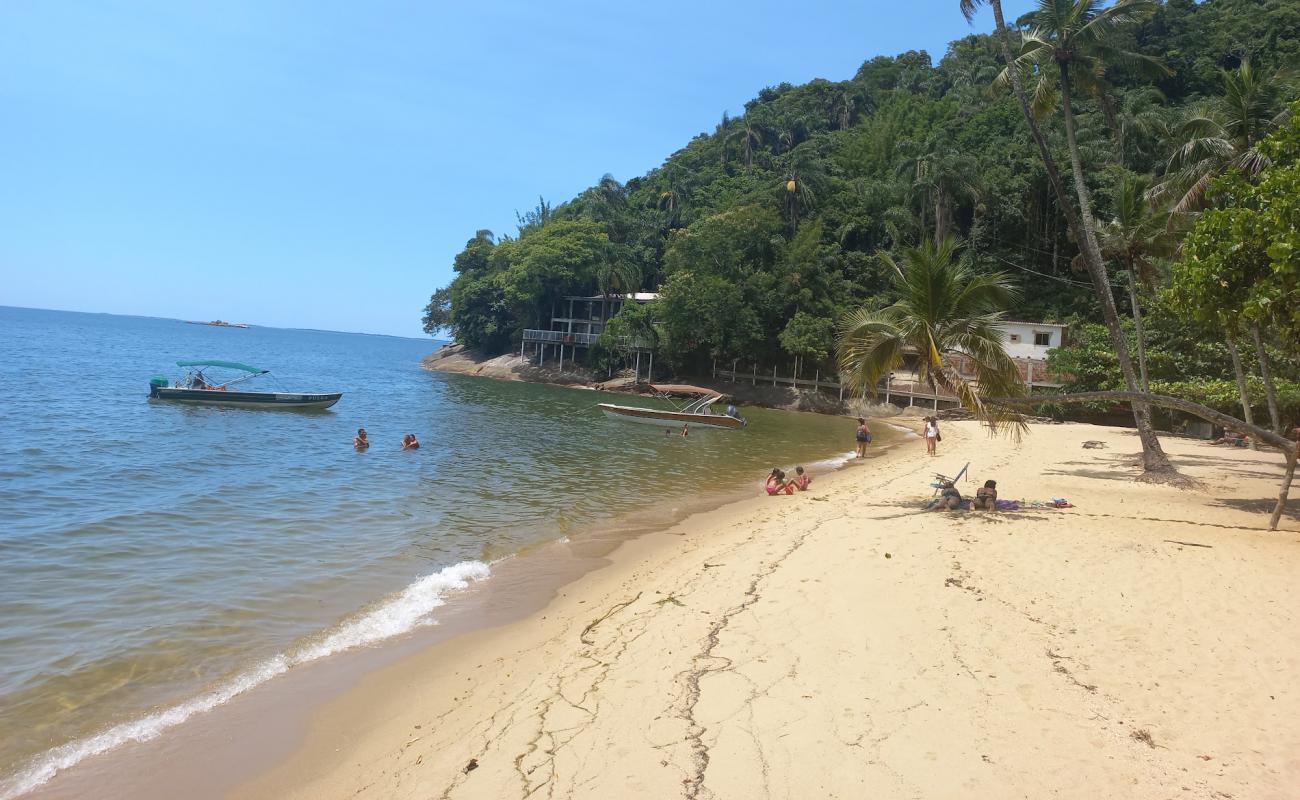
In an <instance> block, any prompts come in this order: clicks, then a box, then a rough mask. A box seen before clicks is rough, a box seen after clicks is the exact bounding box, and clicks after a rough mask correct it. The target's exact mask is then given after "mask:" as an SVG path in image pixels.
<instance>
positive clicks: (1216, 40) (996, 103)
mask: <svg viewBox="0 0 1300 800" xmlns="http://www.w3.org/2000/svg"><path fill="white" fill-rule="evenodd" d="M952 13H953V14H957V13H959V10H958V3H957V2H955V1H954V3H953V5H952ZM1125 35H1126V36H1128V37H1129V38H1130V39H1131V41H1128V42H1126V43H1125V45H1126V47H1127V48H1128V49H1131V50H1136V51H1139V52H1141V53H1144V54H1147V55H1151V56H1156V57H1159V58H1160V59H1162V60H1163V61H1164V63H1165V64H1166V65H1167V66H1168V67H1169V68H1170V69H1171V71H1172V74H1170V75H1169V76H1167V77H1164V78H1161V79H1158V80H1155V81H1154V82H1152V81H1150V80H1148V79H1143V78H1140V77H1138V76H1137V75H1136V74H1129V73H1128V72H1127V71H1126V70H1125V69H1124V68H1122V67H1120V68H1117V69H1115V70H1114V71H1112V72H1110V73H1108V74H1107V75H1106V76H1105V82H1104V83H1105V87H1104V91H1103V92H1101V93H1099V94H1094V95H1089V96H1084V97H1083V98H1081V99H1079V100H1077V101H1076V111H1077V112H1078V119H1079V125H1080V131H1079V136H1080V140H1081V146H1082V149H1083V156H1084V162H1085V167H1086V169H1085V174H1086V178H1087V180H1088V182H1089V183H1090V185H1091V186H1092V188H1093V190H1094V192H1095V199H1096V205H1097V208H1096V215H1097V217H1098V219H1099V220H1106V219H1108V218H1109V215H1110V214H1111V213H1112V206H1113V204H1114V196H1115V193H1116V187H1117V186H1118V185H1119V182H1120V180H1121V178H1122V177H1123V175H1124V174H1125V173H1126V172H1127V173H1137V174H1144V175H1151V176H1153V178H1152V179H1153V180H1157V181H1158V180H1159V179H1160V176H1161V173H1162V172H1163V171H1164V169H1165V165H1166V163H1167V161H1168V159H1169V156H1170V154H1171V152H1172V150H1173V148H1174V147H1175V146H1176V143H1175V142H1174V141H1172V137H1173V131H1174V130H1175V128H1176V127H1177V120H1178V119H1179V117H1180V115H1183V114H1186V113H1189V111H1188V110H1189V109H1192V108H1195V107H1196V106H1197V104H1198V103H1200V102H1202V101H1205V100H1207V99H1211V98H1213V97H1214V96H1215V95H1216V94H1217V93H1219V92H1221V91H1222V90H1223V85H1224V76H1223V71H1225V70H1232V69H1235V68H1237V67H1238V66H1239V65H1240V64H1241V62H1242V60H1243V59H1249V60H1250V62H1251V63H1252V64H1253V66H1254V67H1255V68H1256V70H1257V71H1258V72H1260V73H1265V72H1267V73H1269V74H1272V73H1273V72H1275V71H1276V70H1277V69H1278V68H1280V67H1284V66H1291V65H1297V64H1300V3H1297V2H1294V0H1206V1H1205V2H1202V3H1193V2H1191V0H1172V1H1171V2H1168V3H1165V4H1163V5H1161V6H1160V7H1159V9H1158V10H1157V11H1156V13H1155V14H1154V16H1152V17H1151V18H1150V19H1148V20H1147V21H1145V22H1144V23H1143V24H1142V25H1140V26H1138V27H1136V28H1135V29H1134V30H1133V31H1131V32H1129V33H1127V34H1125ZM1001 69H1002V62H1001V59H1000V58H999V56H998V52H997V50H996V48H995V47H994V44H993V41H992V39H991V37H990V36H988V35H985V34H982V33H981V34H974V35H971V36H968V37H966V38H964V39H961V40H959V41H956V42H953V43H952V44H951V45H950V46H949V49H948V52H947V53H946V54H944V56H943V57H942V58H941V59H940V60H939V61H938V63H934V61H933V59H932V58H931V57H930V56H929V55H928V54H926V53H924V52H914V51H913V52H906V53H903V54H901V55H898V56H894V57H885V56H879V57H875V58H871V59H869V60H867V61H866V62H865V63H863V65H862V67H861V68H860V69H859V70H858V72H857V74H855V75H854V76H852V77H851V78H850V79H848V80H841V81H829V80H814V81H811V82H809V83H807V84H803V85H800V86H792V85H789V84H782V85H780V86H776V87H769V88H766V89H763V90H762V91H761V92H759V93H758V96H757V97H756V98H754V99H753V100H751V101H750V102H749V103H747V104H746V106H745V110H744V114H743V115H741V116H737V117H731V118H729V117H727V116H726V115H725V114H724V115H723V116H722V118H721V120H720V121H718V122H716V123H715V124H714V125H713V129H712V130H711V131H709V132H707V133H701V134H700V135H698V136H696V137H695V138H694V139H692V140H691V141H690V142H688V143H687V144H686V145H685V146H684V147H683V148H682V149H680V150H678V151H677V152H675V153H673V154H672V155H670V156H669V157H668V158H667V159H666V161H665V162H664V164H663V165H662V166H661V167H659V168H658V169H655V170H653V171H651V172H650V173H649V174H647V175H643V176H639V177H636V178H632V179H630V180H628V181H627V183H625V184H620V183H618V182H617V181H615V180H614V179H613V178H611V177H609V176H606V177H605V178H604V179H603V180H601V181H600V182H599V183H598V184H597V185H596V186H593V187H591V188H590V189H588V190H586V191H584V192H583V193H581V194H580V195H579V196H577V197H575V198H572V199H571V200H568V201H566V202H561V203H556V204H554V205H551V204H548V203H546V202H544V201H543V202H541V203H539V205H538V206H537V208H535V209H534V210H532V211H531V212H529V213H528V214H525V215H522V216H521V219H520V221H519V222H520V224H519V229H518V231H516V232H511V233H510V234H508V235H507V234H505V233H502V232H497V233H496V234H493V233H492V232H489V231H479V232H478V233H477V234H476V235H475V236H474V237H473V238H472V239H470V241H469V242H468V243H467V244H466V247H465V249H464V251H463V252H461V253H460V254H459V255H458V256H457V257H456V260H455V270H456V273H457V274H456V277H455V279H454V281H453V282H452V283H451V285H450V286H448V287H444V288H442V289H439V290H438V292H436V293H435V294H434V297H433V299H432V302H431V303H430V305H429V308H428V312H427V314H426V318H425V322H426V328H427V329H429V330H433V329H436V328H440V327H444V326H445V327H449V328H450V329H451V330H452V332H453V333H454V335H455V337H456V339H457V340H459V341H461V342H464V343H466V344H469V345H471V346H474V347H478V348H481V349H484V350H487V351H489V352H493V351H497V352H500V351H505V350H506V349H508V348H510V347H511V346H512V345H516V344H517V343H518V341H519V337H520V336H521V331H522V330H523V329H524V328H526V327H547V322H548V318H549V316H550V313H551V307H552V303H553V302H554V300H555V299H557V298H558V297H561V296H563V295H565V294H575V293H593V294H594V293H596V292H597V291H601V290H606V289H613V290H620V291H632V290H637V289H640V290H649V291H659V292H661V293H662V296H663V297H662V301H661V303H659V304H658V305H657V307H656V308H655V311H654V318H655V321H656V322H659V323H661V324H660V325H659V326H658V327H657V333H658V337H659V344H660V349H661V352H662V353H663V355H664V357H665V360H667V361H668V362H669V363H671V364H673V365H674V366H676V367H677V368H679V369H684V370H690V369H692V368H700V367H702V366H703V365H705V364H707V363H708V361H709V360H710V359H711V358H714V357H716V358H718V359H719V360H726V361H730V360H731V359H733V358H739V359H742V360H743V361H744V362H758V363H766V364H772V363H776V362H778V361H779V362H780V363H783V364H787V363H789V361H790V357H791V356H792V355H800V356H802V357H804V360H805V363H806V364H807V365H808V366H809V367H810V368H811V366H812V365H813V364H815V363H817V362H824V361H826V359H827V358H828V356H829V354H830V353H831V351H832V344H833V333H834V322H835V320H837V319H838V318H839V317H840V315H841V314H842V313H843V312H844V311H845V310H847V309H849V308H852V307H857V306H861V305H873V304H883V303H885V302H887V301H888V300H889V299H890V298H888V297H885V296H883V295H882V292H883V290H884V287H885V281H884V280H883V278H882V266H881V263H880V261H879V259H878V258H877V254H878V253H879V252H880V251H893V250H896V249H898V248H900V247H902V246H906V245H909V244H915V243H917V242H919V241H920V240H921V239H923V238H926V237H930V238H934V237H942V236H944V235H945V234H953V235H956V236H958V237H960V238H961V239H963V240H964V241H965V243H966V248H965V251H964V252H965V257H966V258H969V259H971V260H972V262H973V263H974V265H975V266H976V268H977V269H981V270H988V271H995V270H1001V271H1006V272H1009V273H1010V274H1011V275H1012V276H1013V277H1015V278H1016V279H1018V281H1019V282H1020V284H1021V286H1022V288H1023V290H1024V297H1025V300H1024V305H1023V307H1021V308H1020V309H1018V310H1017V311H1016V312H1015V314H1016V315H1017V316H1020V317H1023V318H1028V319H1042V320H1062V319H1067V318H1068V319H1082V320H1090V319H1093V318H1094V316H1095V315H1096V313H1097V312H1096V308H1097V303H1096V297H1095V295H1094V294H1093V293H1092V290H1091V287H1090V285H1089V284H1088V283H1087V279H1086V277H1084V276H1082V275H1081V274H1080V273H1078V272H1075V271H1074V270H1073V269H1072V266H1071V264H1072V260H1073V259H1074V257H1075V255H1076V253H1077V252H1078V250H1077V248H1076V247H1075V245H1074V243H1073V242H1072V241H1071V240H1070V237H1069V235H1068V231H1067V227H1066V225H1065V224H1064V221H1063V219H1062V217H1061V214H1060V213H1059V211H1058V209H1057V208H1056V207H1055V205H1056V201H1055V198H1054V196H1053V193H1052V192H1051V190H1050V188H1049V185H1048V184H1047V181H1046V177H1045V175H1044V172H1043V166H1042V162H1041V160H1040V159H1039V157H1038V153H1037V151H1036V150H1035V149H1034V146H1033V142H1032V140H1031V139H1030V137H1029V134H1028V131H1027V130H1026V126H1025V122H1024V119H1023V117H1022V116H1021V112H1020V109H1019V107H1018V106H1017V104H1016V102H1015V100H1014V99H1013V98H1012V97H1011V96H1010V94H1009V93H1008V92H1005V91H997V90H995V89H993V88H992V85H993V83H994V79H995V77H996V76H997V75H998V73H999V72H1000V71H1001ZM1044 126H1045V129H1046V131H1047V133H1048V135H1049V137H1054V138H1053V140H1052V144H1053V147H1054V148H1055V149H1057V150H1059V151H1061V156H1060V162H1061V163H1062V164H1068V163H1069V160H1068V158H1067V157H1066V155H1065V153H1064V138H1063V134H1062V132H1061V130H1060V125H1059V121H1057V120H1056V119H1048V120H1045V122H1044ZM1116 285H1117V286H1118V287H1121V288H1120V289H1119V291H1120V292H1121V296H1120V297H1119V298H1118V300H1119V302H1118V305H1120V307H1121V308H1124V307H1127V296H1126V295H1125V294H1123V289H1122V287H1123V285H1124V284H1123V283H1122V280H1121V279H1120V278H1118V277H1117V279H1116ZM627 313H628V316H629V318H628V319H625V320H620V323H619V324H616V325H615V326H614V328H615V330H618V329H619V328H620V327H621V328H622V329H623V330H626V329H627V328H628V327H632V328H636V327H637V326H638V325H641V326H642V327H644V322H645V320H637V319H634V318H632V317H633V316H634V315H635V313H636V312H635V311H634V310H629V311H628V312H627ZM642 313H643V314H644V312H642Z"/></svg>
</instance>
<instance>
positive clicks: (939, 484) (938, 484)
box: [930, 461, 970, 497]
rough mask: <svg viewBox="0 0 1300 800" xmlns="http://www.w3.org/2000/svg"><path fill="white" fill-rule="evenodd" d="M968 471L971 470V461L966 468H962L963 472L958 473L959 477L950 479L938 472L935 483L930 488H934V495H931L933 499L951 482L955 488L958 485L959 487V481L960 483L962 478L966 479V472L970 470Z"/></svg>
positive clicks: (935, 475) (935, 474)
mask: <svg viewBox="0 0 1300 800" xmlns="http://www.w3.org/2000/svg"><path fill="white" fill-rule="evenodd" d="M968 469H970V462H969V461H967V462H966V465H965V466H964V467H962V468H961V472H958V473H957V477H955V478H949V477H948V476H947V475H943V474H940V473H938V472H936V473H934V483H931V484H930V486H931V487H933V488H934V494H932V495H930V496H931V497H933V496H934V495H936V494H938V493H939V492H940V491H942V490H943V484H944V483H945V482H951V483H952V485H953V486H956V485H957V481H959V480H961V479H962V478H964V477H966V470H968Z"/></svg>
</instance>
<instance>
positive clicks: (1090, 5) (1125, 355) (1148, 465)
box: [960, 0, 1174, 479]
mask: <svg viewBox="0 0 1300 800" xmlns="http://www.w3.org/2000/svg"><path fill="white" fill-rule="evenodd" d="M1057 2H1062V3H1064V2H1065V0H1057ZM1134 2H1141V3H1142V5H1144V6H1147V7H1150V3H1147V2H1143V0H1134ZM983 4H984V0H960V6H961V11H962V14H964V15H965V17H966V19H967V21H969V20H970V19H971V17H972V16H973V15H974V13H975V10H976V9H978V8H979V7H980V6H981V5H983ZM988 4H989V6H991V7H992V9H993V19H994V23H995V25H996V30H997V34H998V44H999V46H1000V47H1001V50H1002V58H1003V61H1005V62H1006V65H1007V66H1006V80H1007V83H1009V84H1010V85H1011V89H1012V92H1013V93H1014V94H1015V97H1016V100H1017V101H1018V102H1019V103H1020V109H1021V113H1022V114H1023V115H1024V118H1025V124H1026V125H1028V127H1029V131H1030V134H1031V136H1032V137H1033V139H1034V144H1035V145H1036V146H1037V148H1038V154H1039V157H1040V158H1041V159H1042V162H1043V167H1044V170H1045V171H1046V172H1047V178H1048V182H1049V183H1050V184H1051V186H1052V191H1053V192H1054V193H1055V194H1056V199H1057V203H1058V204H1059V206H1060V209H1061V212H1062V214H1063V215H1064V216H1065V220H1066V223H1067V224H1068V225H1069V227H1070V232H1071V233H1072V234H1074V238H1075V241H1076V242H1077V243H1078V245H1079V248H1080V250H1081V251H1082V255H1083V261H1084V266H1085V267H1086V269H1087V271H1088V277H1089V278H1090V279H1091V280H1092V285H1093V290H1094V291H1095V292H1096V294H1097V300H1098V302H1099V303H1100V304H1101V312H1102V318H1103V320H1104V321H1105V323H1106V329H1107V331H1108V332H1109V333H1110V338H1111V343H1112V344H1113V345H1114V347H1115V353H1116V356H1117V358H1118V359H1119V364H1120V370H1121V371H1122V372H1123V374H1124V381H1125V383H1126V384H1127V385H1128V388H1129V390H1130V391H1136V390H1137V386H1138V383H1137V374H1136V370H1134V368H1133V357H1132V355H1131V354H1130V352H1129V348H1128V339H1127V337H1125V335H1124V329H1123V327H1122V326H1121V324H1120V320H1119V314H1118V312H1117V311H1116V310H1115V299H1114V296H1113V295H1112V291H1111V285H1110V278H1109V276H1108V275H1107V273H1106V267H1105V264H1104V263H1103V262H1102V259H1101V251H1100V248H1099V247H1098V245H1097V237H1096V226H1095V224H1094V221H1093V219H1092V209H1091V205H1090V204H1088V203H1087V202H1086V201H1087V199H1088V195H1087V187H1086V186H1085V185H1084V184H1085V177H1086V176H1085V175H1084V172H1083V164H1082V158H1081V156H1080V155H1079V152H1078V143H1077V140H1076V141H1075V143H1074V146H1072V147H1071V150H1070V157H1071V166H1072V167H1073V170H1074V186H1075V191H1076V194H1078V197H1079V201H1080V207H1079V208H1078V209H1076V208H1075V205H1074V203H1073V202H1072V201H1071V200H1070V198H1069V196H1068V195H1067V194H1066V191H1065V181H1064V180H1063V179H1062V177H1061V171H1060V168H1059V167H1058V166H1057V163H1056V158H1055V156H1053V155H1052V151H1051V149H1050V148H1049V147H1048V145H1047V139H1046V137H1044V135H1043V131H1042V129H1041V128H1040V126H1039V125H1038V121H1037V119H1036V118H1035V115H1034V109H1033V104H1032V103H1031V101H1030V98H1029V96H1028V94H1027V93H1026V90H1025V86H1024V82H1023V80H1022V74H1021V67H1022V66H1027V65H1028V60H1027V59H1023V58H1022V59H1020V60H1018V59H1017V58H1016V57H1015V56H1013V55H1012V48H1011V31H1010V29H1009V28H1008V27H1007V24H1006V20H1005V18H1004V17H1003V14H1002V3H1001V0H988ZM1079 5H1080V8H1079V11H1078V12H1077V13H1076V12H1071V11H1066V13H1064V14H1063V15H1062V16H1063V18H1064V19H1063V21H1064V22H1065V23H1067V26H1066V27H1067V29H1068V30H1073V29H1074V27H1076V26H1078V24H1079V23H1080V22H1091V21H1093V20H1095V18H1096V16H1097V14H1098V12H1097V5H1096V3H1094V2H1091V1H1090V0H1080V2H1079ZM1117 5H1128V3H1125V2H1124V0H1121V3H1119V4H1117ZM1040 10H1042V11H1044V12H1045V15H1049V14H1051V12H1053V11H1054V9H1053V5H1052V0H1042V2H1041V4H1040ZM1106 19H1107V20H1109V21H1103V22H1101V23H1098V25H1097V26H1096V27H1093V28H1090V31H1091V33H1090V34H1088V35H1087V36H1085V37H1084V41H1085V42H1086V41H1088V40H1091V39H1094V36H1093V34H1098V35H1099V34H1102V33H1103V31H1105V30H1107V29H1110V30H1113V29H1114V27H1116V26H1118V25H1119V24H1120V23H1121V22H1123V21H1125V20H1126V19H1128V18H1127V17H1126V16H1125V15H1123V14H1110V15H1108V16H1107V18H1106ZM1050 36H1051V34H1048V37H1050ZM1039 38H1043V37H1039ZM1070 39H1071V41H1072V42H1073V41H1074V36H1073V34H1072V35H1071V36H1070ZM1045 43H1050V39H1047V40H1046V41H1045ZM1030 49H1031V50H1037V49H1039V48H1036V47H1033V46H1031V48H1030ZM1023 50H1024V48H1021V51H1022V53H1023ZM1041 53H1042V55H1044V56H1047V55H1052V56H1053V58H1054V57H1055V50H1054V49H1053V50H1042V51H1041ZM1072 53H1073V49H1072V48H1064V49H1062V50H1061V54H1062V55H1063V56H1065V57H1066V58H1067V62H1068V60H1069V59H1071V58H1073V55H1072ZM1103 64H1104V62H1101V61H1097V62H1094V64H1093V68H1094V70H1095V69H1097V68H1103ZM1058 71H1059V66H1058ZM1103 71H1104V68H1103ZM1070 77H1071V76H1070V71H1069V68H1068V67H1066V68H1065V70H1064V73H1063V79H1062V80H1061V84H1062V105H1063V106H1064V107H1065V108H1067V109H1068V108H1069V107H1070V106H1069V99H1070V93H1069V90H1068V87H1069V84H1070ZM1066 122H1067V136H1068V138H1074V137H1073V125H1074V117H1073V114H1072V113H1069V114H1067V115H1066ZM1133 421H1134V423H1135V424H1136V426H1137V430H1138V438H1139V439H1140V440H1141V442H1142V465H1143V469H1144V473H1143V477H1144V478H1146V479H1160V478H1163V477H1164V476H1168V475H1170V474H1172V473H1174V469H1173V466H1172V465H1171V464H1170V463H1169V458H1168V457H1167V456H1166V455H1165V453H1164V450H1163V449H1162V448H1161V447H1160V440H1159V439H1158V438H1156V435H1155V431H1154V429H1153V428H1152V427H1151V419H1150V415H1149V413H1148V412H1147V409H1146V407H1145V406H1144V405H1143V404H1142V403H1141V402H1140V401H1139V402H1137V403H1134V404H1133Z"/></svg>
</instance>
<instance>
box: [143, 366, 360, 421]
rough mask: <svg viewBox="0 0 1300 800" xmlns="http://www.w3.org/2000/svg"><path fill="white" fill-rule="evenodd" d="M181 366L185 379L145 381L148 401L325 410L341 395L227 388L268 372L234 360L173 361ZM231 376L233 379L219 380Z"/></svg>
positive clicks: (153, 379)
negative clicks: (173, 381) (147, 384)
mask: <svg viewBox="0 0 1300 800" xmlns="http://www.w3.org/2000/svg"><path fill="white" fill-rule="evenodd" d="M176 366H178V367H185V368H186V370H187V371H186V373H185V377H183V378H181V379H180V380H178V381H176V382H175V383H169V382H168V380H167V378H165V377H163V376H161V375H155V376H154V377H153V378H151V379H150V381H149V399H151V400H167V401H170V402H174V403H191V404H198V405H206V406H234V407H236V408H290V409H300V410H301V409H325V408H329V407H330V406H332V405H334V404H335V403H337V402H338V401H339V398H340V397H342V396H343V393H342V392H318V393H314V394H313V393H300V392H258V391H252V390H249V389H243V388H237V389H232V388H231V387H234V386H237V385H238V384H241V383H243V382H244V381H249V380H252V379H253V378H257V377H260V376H262V375H269V374H270V373H271V371H270V370H269V369H262V368H261V367H254V366H250V365H248V364H241V363H239V362H238V361H215V360H189V361H177V362H176ZM225 371H229V372H225ZM231 373H234V376H233V377H229V378H226V377H223V375H228V374H231Z"/></svg>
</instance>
